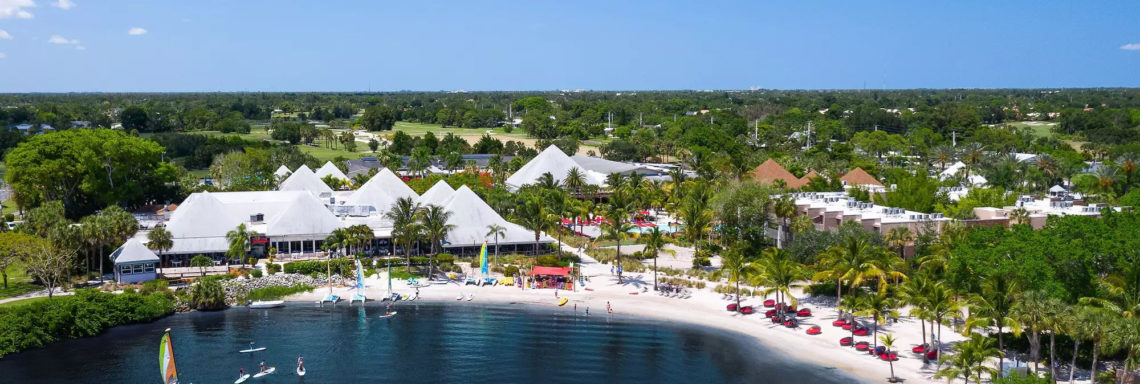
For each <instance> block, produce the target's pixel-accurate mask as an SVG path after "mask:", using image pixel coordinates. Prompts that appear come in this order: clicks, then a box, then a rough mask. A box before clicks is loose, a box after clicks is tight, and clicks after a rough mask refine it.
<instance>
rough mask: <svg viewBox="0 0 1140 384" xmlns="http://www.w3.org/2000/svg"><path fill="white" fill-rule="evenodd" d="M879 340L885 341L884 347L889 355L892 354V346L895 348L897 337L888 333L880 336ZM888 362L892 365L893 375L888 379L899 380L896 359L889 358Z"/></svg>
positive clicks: (891, 380)
mask: <svg viewBox="0 0 1140 384" xmlns="http://www.w3.org/2000/svg"><path fill="white" fill-rule="evenodd" d="M879 341H881V342H883V348H886V349H887V356H890V355H891V348H894V346H895V337H894V336H891V334H889V333H888V334H885V335H882V336H879ZM887 364H888V365H890V367H891V377H890V379H888V381H890V382H895V381H898V378H897V377H895V360H894V359H887Z"/></svg>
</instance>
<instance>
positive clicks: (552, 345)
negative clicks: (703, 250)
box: [0, 303, 857, 384]
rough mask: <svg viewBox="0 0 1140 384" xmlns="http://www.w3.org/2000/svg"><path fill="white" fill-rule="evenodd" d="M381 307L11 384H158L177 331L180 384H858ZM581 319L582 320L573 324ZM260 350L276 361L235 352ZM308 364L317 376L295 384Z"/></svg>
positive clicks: (107, 337) (671, 336)
mask: <svg viewBox="0 0 1140 384" xmlns="http://www.w3.org/2000/svg"><path fill="white" fill-rule="evenodd" d="M394 309H395V310H397V311H399V314H398V315H397V316H396V317H394V318H392V319H379V318H378V317H377V316H378V315H380V314H381V313H383V312H384V307H383V306H382V305H380V304H379V303H369V304H368V305H367V306H365V307H363V308H362V307H360V306H359V305H357V306H355V307H349V306H348V305H344V304H343V303H342V304H338V305H337V306H336V307H335V308H328V307H326V308H320V307H317V306H316V305H315V304H296V303H294V304H290V305H288V306H287V307H285V308H279V309H269V310H249V309H245V308H233V309H229V310H226V311H220V312H193V313H188V314H179V315H174V316H170V317H167V318H165V319H162V320H159V321H156V322H154V323H150V324H142V325H131V326H123V327H117V328H113V329H111V330H109V331H108V332H107V333H105V334H102V335H99V336H96V337H91V338H85V339H78V340H69V341H63V342H59V343H56V344H52V345H49V346H47V347H44V348H41V349H37V350H31V351H26V352H23V353H19V354H13V355H9V356H6V357H4V358H2V359H0V375H2V377H3V380H2V381H3V382H5V383H105V382H121V383H159V382H161V378H160V376H159V367H158V344H159V339H160V338H161V336H162V332H163V330H164V329H165V328H171V335H172V337H173V340H174V350H175V354H176V355H175V358H176V361H177V364H178V372H179V377H180V379H181V381H182V382H183V383H231V382H233V380H234V379H235V378H236V376H237V372H238V369H239V368H242V367H244V368H245V369H246V371H256V370H257V366H258V363H259V362H260V361H261V360H262V359H264V360H265V361H266V363H267V364H268V365H270V366H276V367H278V372H277V373H276V374H274V375H270V376H268V377H267V378H263V379H251V380H249V381H247V383H259V382H264V383H296V382H310V383H345V382H367V383H377V382H393V383H401V384H414V383H446V382H466V383H539V382H541V383H576V384H581V383H623V384H636V383H653V384H659V383H850V382H855V381H857V380H855V379H853V378H851V377H850V376H847V375H846V374H844V373H842V372H839V371H836V370H833V369H825V368H822V367H817V366H812V365H809V364H806V363H802V362H798V361H795V360H790V359H785V358H783V357H780V356H775V355H772V354H771V353H768V352H767V351H765V350H764V348H763V347H762V346H761V345H759V344H757V343H756V341H755V340H753V339H751V338H748V337H745V336H742V335H738V334H735V333H729V332H723V331H716V330H706V329H700V328H697V327H693V326H689V325H684V324H675V323H667V322H662V321H656V320H646V319H640V318H628V317H609V316H604V315H603V316H599V315H598V313H597V312H600V311H597V309H596V312H594V313H593V315H592V316H590V317H588V318H587V317H585V316H583V313H582V312H583V311H584V309H583V311H579V312H574V311H573V310H572V309H567V308H558V309H556V310H554V309H549V308H539V307H531V306H524V305H478V304H470V303H466V304H464V303H450V304H445V303H401V304H398V305H396V306H395V307H394ZM575 313H576V314H575ZM251 340H253V341H255V342H256V343H257V346H259V347H268V350H266V351H264V352H260V353H256V354H253V355H251V354H241V353H238V352H237V351H238V350H240V349H244V348H245V347H246V346H248V344H249V342H250V341H251ZM298 355H303V356H304V357H305V366H306V368H307V369H308V373H307V375H306V376H305V377H304V378H303V380H302V379H301V378H299V377H298V376H296V375H295V373H294V368H295V365H296V363H295V361H296V358H297V356H298Z"/></svg>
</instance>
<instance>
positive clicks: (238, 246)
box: [226, 223, 257, 265]
mask: <svg viewBox="0 0 1140 384" xmlns="http://www.w3.org/2000/svg"><path fill="white" fill-rule="evenodd" d="M253 236H257V232H255V231H252V230H250V229H249V228H246V226H245V223H242V224H238V226H237V227H236V228H234V229H232V230H230V231H229V232H226V241H227V242H229V249H227V250H226V256H229V257H230V259H231V260H233V259H238V262H239V263H241V265H245V261H246V260H245V255H246V254H247V253H248V252H249V244H250V242H249V238H250V237H253Z"/></svg>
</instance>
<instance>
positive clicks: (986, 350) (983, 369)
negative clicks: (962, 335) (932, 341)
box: [934, 334, 1002, 384]
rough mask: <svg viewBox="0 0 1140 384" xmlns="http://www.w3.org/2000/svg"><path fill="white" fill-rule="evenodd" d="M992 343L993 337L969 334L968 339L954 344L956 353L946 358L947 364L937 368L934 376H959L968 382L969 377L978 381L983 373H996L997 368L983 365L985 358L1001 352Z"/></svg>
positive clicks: (949, 377)
mask: <svg viewBox="0 0 1140 384" xmlns="http://www.w3.org/2000/svg"><path fill="white" fill-rule="evenodd" d="M993 344H994V341H993V339H990V338H988V337H985V336H983V335H980V334H974V335H971V336H970V338H969V339H968V340H965V341H962V342H960V343H958V344H957V345H955V346H954V351H955V352H956V353H955V354H954V356H952V357H951V358H950V359H948V361H947V362H948V363H949V364H948V366H946V367H945V368H941V369H939V370H938V372H937V373H935V374H934V377H935V378H945V379H948V380H953V379H955V378H959V377H961V378H962V379H963V380H965V382H966V383H967V384H969V382H970V379H971V378H972V379H974V382H975V383H980V382H981V380H982V374H984V373H989V374H990V375H991V376H993V375H996V374H997V373H996V372H997V369H994V368H993V367H987V366H986V365H985V362H986V360H988V359H990V358H992V357H995V356H1001V354H1002V353H1001V351H999V350H998V349H997V348H995V347H994V345H993ZM940 366H941V364H940Z"/></svg>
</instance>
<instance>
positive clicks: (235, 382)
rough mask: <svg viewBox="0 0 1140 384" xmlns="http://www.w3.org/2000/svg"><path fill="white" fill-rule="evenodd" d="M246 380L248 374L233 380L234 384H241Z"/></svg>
mask: <svg viewBox="0 0 1140 384" xmlns="http://www.w3.org/2000/svg"><path fill="white" fill-rule="evenodd" d="M246 380H249V374H248V373H247V374H244V375H241V377H239V378H238V379H237V380H234V384H241V383H244V382H245V381H246Z"/></svg>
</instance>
